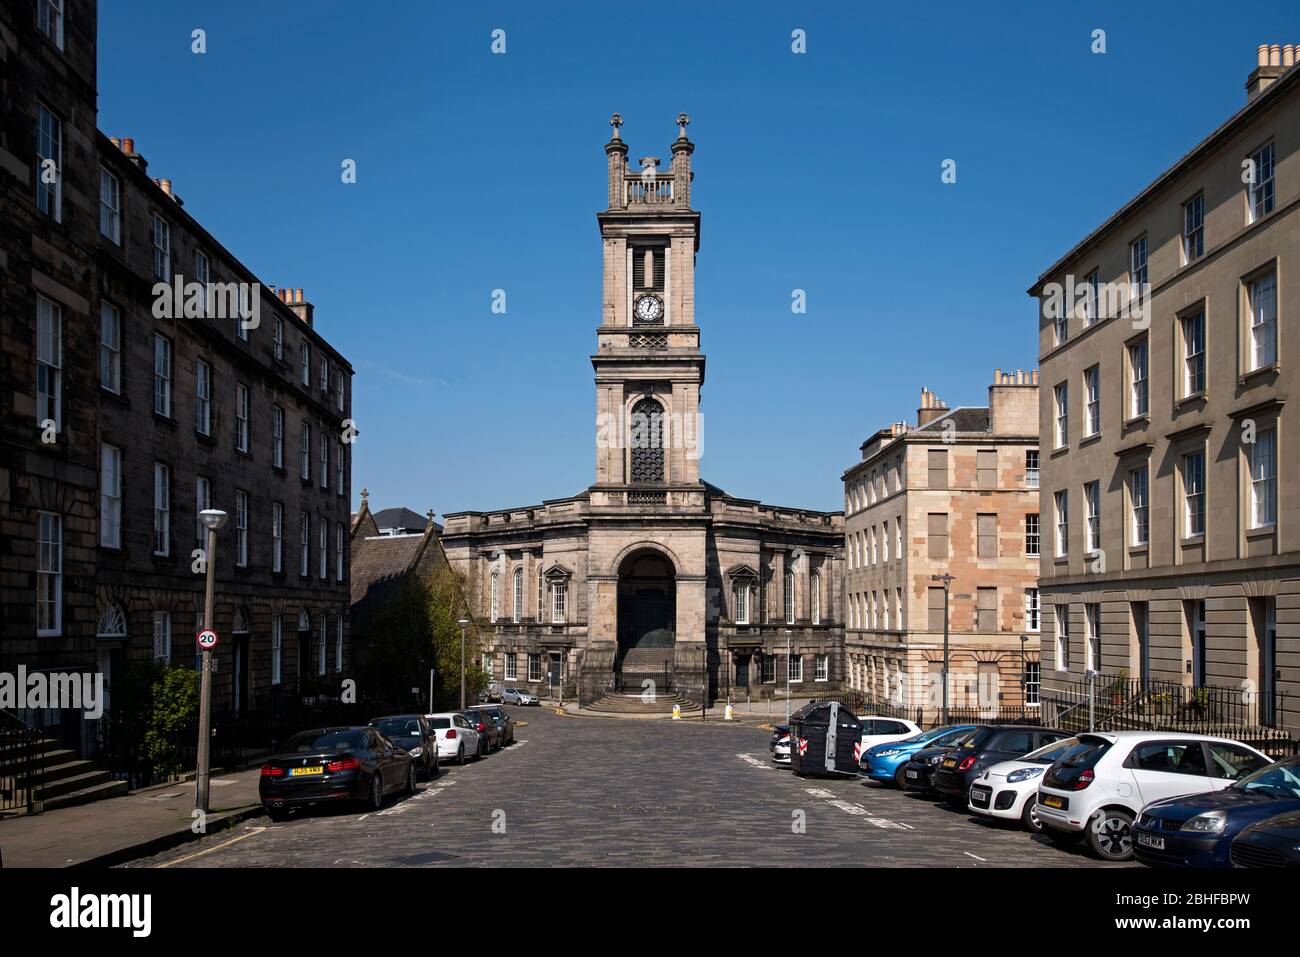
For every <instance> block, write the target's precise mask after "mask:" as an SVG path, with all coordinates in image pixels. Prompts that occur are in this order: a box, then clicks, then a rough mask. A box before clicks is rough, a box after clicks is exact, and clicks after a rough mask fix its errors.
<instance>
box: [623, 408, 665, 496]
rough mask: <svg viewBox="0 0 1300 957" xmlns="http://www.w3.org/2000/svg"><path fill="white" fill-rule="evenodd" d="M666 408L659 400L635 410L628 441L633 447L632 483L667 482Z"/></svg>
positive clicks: (629, 428)
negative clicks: (664, 425)
mask: <svg viewBox="0 0 1300 957" xmlns="http://www.w3.org/2000/svg"><path fill="white" fill-rule="evenodd" d="M663 419H664V407H663V406H662V405H660V404H659V403H658V401H656V400H655V399H649V398H646V399H641V400H640V401H638V402H637V403H636V404H635V405H633V406H632V415H631V421H630V422H629V423H628V438H629V442H630V444H631V447H632V481H633V482H662V481H663V480H664V437H663Z"/></svg>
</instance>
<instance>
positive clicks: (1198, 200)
mask: <svg viewBox="0 0 1300 957" xmlns="http://www.w3.org/2000/svg"><path fill="white" fill-rule="evenodd" d="M1204 255H1205V194H1204V193H1197V194H1196V195H1195V196H1193V197H1192V198H1191V199H1189V200H1188V201H1187V202H1185V203H1183V265H1184V266H1186V265H1188V264H1189V263H1194V262H1196V260H1198V259H1200V258H1201V257H1202V256H1204Z"/></svg>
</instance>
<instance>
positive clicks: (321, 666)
mask: <svg viewBox="0 0 1300 957" xmlns="http://www.w3.org/2000/svg"><path fill="white" fill-rule="evenodd" d="M328 624H329V622H328V620H327V618H326V615H325V613H324V612H321V616H320V627H319V629H318V632H317V638H316V657H317V662H316V674H318V675H323V674H325V671H326V668H325V662H326V661H327V660H328V659H326V657H325V649H326V641H327V638H326V631H327V630H328V629H327V626H328Z"/></svg>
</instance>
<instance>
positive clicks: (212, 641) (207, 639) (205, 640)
mask: <svg viewBox="0 0 1300 957" xmlns="http://www.w3.org/2000/svg"><path fill="white" fill-rule="evenodd" d="M194 637H195V638H196V639H197V640H198V643H199V647H200V648H202V649H203V650H204V651H211V650H212V649H213V648H215V647H217V633H216V632H215V631H213V630H212V629H211V628H204V629H203V630H202V631H201V632H199V633H198V634H197V635H195V636H194Z"/></svg>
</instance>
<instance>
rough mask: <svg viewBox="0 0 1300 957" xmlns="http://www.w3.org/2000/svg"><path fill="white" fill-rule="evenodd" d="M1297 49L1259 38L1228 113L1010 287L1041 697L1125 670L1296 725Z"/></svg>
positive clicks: (1299, 628)
mask: <svg viewBox="0 0 1300 957" xmlns="http://www.w3.org/2000/svg"><path fill="white" fill-rule="evenodd" d="M1295 60H1296V51H1295V48H1294V47H1292V46H1291V45H1287V46H1286V47H1285V48H1279V47H1277V46H1273V47H1271V48H1270V47H1264V46H1261V47H1260V48H1259V51H1258V66H1257V68H1256V69H1255V70H1254V72H1252V73H1251V75H1250V78H1249V80H1248V82H1247V87H1246V91H1247V99H1246V103H1245V105H1244V106H1242V107H1241V109H1239V110H1238V111H1237V112H1236V113H1234V114H1233V115H1232V116H1231V117H1229V118H1228V119H1227V120H1226V121H1225V122H1224V123H1223V124H1222V125H1221V126H1219V127H1218V128H1217V129H1215V130H1214V131H1213V132H1211V133H1210V134H1209V135H1208V136H1207V137H1206V138H1205V139H1204V140H1202V141H1201V142H1200V143H1199V144H1198V145H1196V146H1195V147H1194V148H1193V149H1192V150H1191V151H1190V152H1189V153H1187V155H1185V156H1184V157H1183V158H1182V159H1180V160H1179V161H1178V162H1177V163H1175V164H1174V165H1173V166H1172V167H1170V168H1169V169H1167V170H1165V171H1164V172H1163V173H1161V174H1160V176H1159V177H1158V178H1157V179H1156V180H1155V181H1154V182H1152V183H1151V185H1149V186H1148V187H1146V188H1145V189H1144V190H1142V192H1140V193H1139V194H1138V195H1137V196H1136V197H1134V198H1133V199H1132V200H1130V201H1129V202H1128V203H1126V204H1125V205H1124V206H1123V207H1122V208H1120V209H1119V210H1118V211H1117V212H1116V213H1114V214H1113V215H1112V216H1111V217H1110V218H1109V219H1107V220H1106V221H1105V222H1104V223H1103V224H1102V225H1100V226H1099V227H1097V229H1095V230H1094V231H1093V232H1092V233H1091V234H1089V235H1088V236H1087V238H1085V239H1084V240H1083V241H1082V242H1080V243H1079V244H1078V245H1077V246H1076V247H1075V248H1074V249H1071V250H1070V251H1069V252H1068V253H1066V254H1065V255H1064V256H1062V257H1061V258H1060V259H1059V260H1057V261H1056V262H1055V263H1053V264H1052V265H1051V266H1050V267H1049V268H1048V269H1047V270H1046V271H1045V272H1044V273H1043V274H1042V276H1040V277H1039V279H1038V281H1037V282H1035V283H1034V285H1033V286H1032V287H1031V288H1030V290H1029V293H1030V295H1032V296H1035V297H1037V298H1038V299H1039V300H1040V308H1041V313H1040V320H1039V328H1038V333H1039V353H1040V356H1041V360H1040V361H1041V368H1042V376H1043V386H1044V388H1043V392H1042V396H1041V402H1040V417H1041V430H1042V435H1043V441H1044V448H1043V453H1044V459H1043V464H1042V498H1043V502H1042V507H1041V511H1042V513H1043V517H1044V537H1043V554H1042V567H1041V573H1040V588H1041V590H1042V600H1043V604H1044V612H1045V614H1046V622H1045V624H1044V628H1045V629H1049V630H1050V632H1049V634H1050V637H1046V638H1045V640H1044V656H1043V657H1044V674H1043V694H1044V697H1045V698H1046V696H1047V695H1048V694H1049V692H1052V691H1053V690H1054V689H1055V688H1057V687H1058V686H1061V685H1064V683H1065V682H1078V681H1080V680H1081V679H1082V677H1083V675H1084V674H1085V672H1086V671H1088V670H1093V671H1097V672H1101V673H1103V674H1104V675H1107V676H1111V675H1119V674H1120V673H1121V672H1127V675H1128V676H1129V677H1130V678H1132V679H1141V680H1143V681H1149V680H1151V679H1156V680H1161V681H1167V682H1171V683H1173V684H1174V685H1175V686H1177V685H1183V686H1186V687H1189V688H1192V687H1198V688H1199V687H1201V686H1207V685H1208V686H1221V687H1226V688H1232V689H1244V691H1245V692H1246V693H1245V695H1244V696H1243V698H1242V701H1243V703H1244V704H1245V705H1246V706H1248V707H1249V708H1251V709H1253V714H1251V715H1249V716H1246V717H1245V718H1244V720H1248V721H1251V722H1252V723H1258V724H1259V725H1263V726H1272V727H1285V728H1288V729H1289V730H1291V731H1292V732H1294V731H1296V730H1300V700H1298V699H1297V695H1298V694H1300V667H1297V662H1300V521H1298V520H1297V518H1298V517H1300V481H1297V472H1298V471H1300V469H1298V468H1297V466H1298V465H1300V457H1298V456H1297V449H1300V439H1297V434H1298V433H1297V424H1298V422H1300V417H1298V415H1297V413H1298V412H1300V410H1297V409H1295V408H1293V407H1291V406H1289V405H1288V403H1289V402H1290V400H1291V399H1292V398H1300V392H1298V391H1297V386H1298V385H1300V338H1292V335H1291V327H1288V326H1287V325H1286V323H1287V322H1290V321H1292V320H1294V319H1295V318H1296V317H1297V315H1300V272H1297V267H1296V263H1297V262H1298V261H1300V69H1297V68H1295V66H1294V63H1295ZM1058 287H1059V289H1058ZM1144 288H1149V294H1148V295H1146V296H1144V297H1143V299H1144V300H1145V301H1144V302H1143V303H1142V305H1143V306H1144V308H1143V309H1140V310H1139V309H1133V308H1131V307H1130V308H1125V307H1126V302H1125V295H1126V294H1130V293H1131V292H1132V291H1133V290H1134V289H1136V290H1139V291H1140V290H1142V289H1144ZM1071 292H1073V293H1074V295H1070V293H1071ZM1058 306H1060V307H1061V308H1058ZM1293 442H1295V443H1296V444H1295V445H1293V444H1292V443H1293ZM1288 462H1289V463H1290V464H1289V465H1288V464H1287V463H1288ZM1103 680H1104V679H1103Z"/></svg>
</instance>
